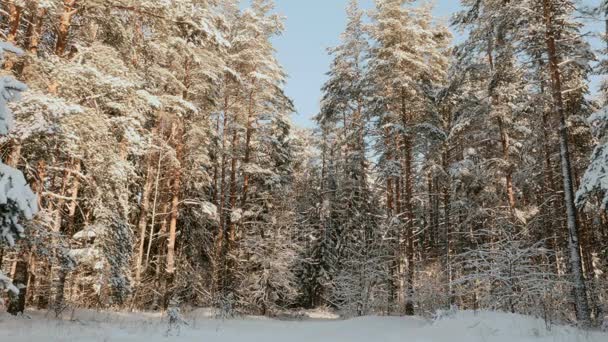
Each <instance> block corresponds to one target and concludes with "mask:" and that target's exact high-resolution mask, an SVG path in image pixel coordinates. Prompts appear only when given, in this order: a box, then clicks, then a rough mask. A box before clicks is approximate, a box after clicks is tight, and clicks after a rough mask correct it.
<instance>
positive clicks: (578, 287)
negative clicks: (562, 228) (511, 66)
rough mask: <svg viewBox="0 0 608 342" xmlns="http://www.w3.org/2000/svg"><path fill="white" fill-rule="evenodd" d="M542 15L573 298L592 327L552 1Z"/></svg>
mask: <svg viewBox="0 0 608 342" xmlns="http://www.w3.org/2000/svg"><path fill="white" fill-rule="evenodd" d="M543 16H544V20H545V25H546V36H545V40H546V41H545V43H546V47H547V54H548V56H549V70H550V72H551V81H552V84H551V85H552V90H553V102H554V106H555V114H556V115H557V116H558V117H559V121H560V129H559V143H560V157H561V163H562V178H563V182H564V202H565V205H566V213H567V223H568V233H569V239H568V245H569V250H570V267H571V271H572V276H573V281H574V291H573V292H574V300H575V305H576V317H577V319H578V321H579V323H580V324H581V325H583V326H589V325H590V323H591V316H590V310H589V304H588V301H587V289H586V285H585V279H584V276H583V269H582V262H581V252H580V244H579V236H578V234H579V227H578V221H577V210H576V206H575V203H574V183H573V177H572V167H571V164H570V148H569V144H568V127H567V123H566V113H565V109H564V103H563V98H562V80H561V72H560V70H559V65H560V61H559V55H558V51H557V47H556V43H555V34H556V32H555V27H554V24H553V8H552V4H551V1H550V0H543Z"/></svg>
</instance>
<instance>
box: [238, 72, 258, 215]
mask: <svg viewBox="0 0 608 342" xmlns="http://www.w3.org/2000/svg"><path fill="white" fill-rule="evenodd" d="M252 86H255V82H253V84H252ZM253 107H254V99H253V90H251V93H250V94H249V108H248V109H247V132H246V133H245V159H244V160H243V163H244V164H245V165H247V164H249V163H250V162H251V139H252V137H253ZM248 191H249V174H248V173H245V175H244V177H243V197H242V198H241V207H242V208H243V210H245V204H246V203H247V192H248Z"/></svg>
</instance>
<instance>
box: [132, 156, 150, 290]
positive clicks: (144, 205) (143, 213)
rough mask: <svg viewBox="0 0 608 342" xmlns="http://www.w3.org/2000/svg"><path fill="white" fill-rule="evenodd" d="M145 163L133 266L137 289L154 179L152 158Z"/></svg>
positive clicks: (139, 280)
mask: <svg viewBox="0 0 608 342" xmlns="http://www.w3.org/2000/svg"><path fill="white" fill-rule="evenodd" d="M147 159H148V160H147V161H146V163H147V164H148V167H147V168H146V178H145V182H144V188H143V190H142V199H141V206H140V210H139V219H138V221H137V229H138V230H139V246H138V249H137V262H136V264H135V287H136V288H137V287H138V286H139V284H140V283H141V273H142V264H143V260H144V247H145V241H146V228H148V210H149V207H150V193H151V192H152V185H153V184H154V177H153V176H152V169H153V168H152V157H151V155H148V157H147Z"/></svg>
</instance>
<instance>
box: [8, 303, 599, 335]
mask: <svg viewBox="0 0 608 342" xmlns="http://www.w3.org/2000/svg"><path fill="white" fill-rule="evenodd" d="M30 315H31V319H29V318H14V317H11V316H9V315H7V314H0V341H11V342H21V341H23V342H25V341H28V342H35V341H45V342H46V341H49V342H51V341H74V342H79V341H135V342H137V341H146V342H155V341H184V342H187V341H206V342H214V341H222V342H233V341H234V342H236V341H248V342H255V341H264V342H275V341H277V342H278V341H281V342H282V341H290V342H292V341H293V342H299V341H302V342H303V341H319V342H323V341H331V342H341V341H344V342H346V341H352V342H363V341H365V342H367V341H389V342H390V341H395V342H396V341H402V342H444V341H445V342H448V341H450V342H452V341H454V342H458V341H467V342H482V341H484V342H532V341H536V342H560V341H563V342H577V341H581V342H583V341H584V342H605V341H608V334H605V333H601V332H583V331H580V330H577V329H575V328H572V327H563V326H553V327H551V328H550V330H548V329H547V327H546V325H545V323H544V322H543V321H542V320H539V319H534V318H530V317H524V316H520V315H514V314H504V313H497V312H479V313H474V312H469V311H465V312H459V313H455V314H452V315H447V316H443V317H442V318H440V319H438V320H436V321H430V320H425V319H422V318H405V317H363V318H355V319H350V320H339V319H331V318H332V316H331V315H321V314H319V313H316V315H318V316H317V317H321V318H311V317H309V316H308V315H306V314H305V315H304V316H306V317H307V318H305V319H299V320H273V319H269V318H263V317H244V318H238V319H234V320H219V319H214V318H213V317H214V316H213V311H212V310H203V309H201V310H196V311H192V312H190V313H189V314H184V316H183V318H184V320H185V321H184V322H181V324H179V326H178V327H175V326H174V327H172V329H171V331H169V324H168V319H167V317H166V316H165V317H163V316H161V315H160V314H150V313H102V312H95V311H78V312H75V313H72V314H71V315H69V314H68V315H69V316H72V317H74V318H73V319H72V320H69V319H66V320H63V321H59V320H55V319H53V318H50V315H49V317H47V316H46V315H45V312H34V313H31V314H30Z"/></svg>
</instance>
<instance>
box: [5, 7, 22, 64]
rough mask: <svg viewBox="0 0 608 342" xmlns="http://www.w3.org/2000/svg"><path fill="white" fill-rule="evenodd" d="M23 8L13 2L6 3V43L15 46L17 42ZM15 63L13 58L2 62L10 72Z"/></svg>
mask: <svg viewBox="0 0 608 342" xmlns="http://www.w3.org/2000/svg"><path fill="white" fill-rule="evenodd" d="M22 11H23V8H22V7H21V6H17V4H15V0H9V3H8V34H7V35H6V41H7V42H9V43H11V44H15V43H16V42H17V32H18V31H19V24H20V23H21V13H22ZM14 64H15V61H14V59H13V57H9V58H6V59H5V61H4V68H5V69H6V70H11V69H12V68H13V65H14Z"/></svg>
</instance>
